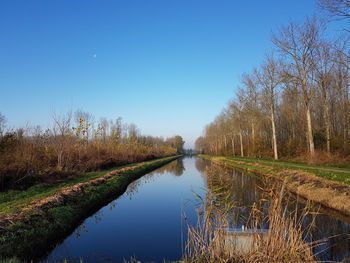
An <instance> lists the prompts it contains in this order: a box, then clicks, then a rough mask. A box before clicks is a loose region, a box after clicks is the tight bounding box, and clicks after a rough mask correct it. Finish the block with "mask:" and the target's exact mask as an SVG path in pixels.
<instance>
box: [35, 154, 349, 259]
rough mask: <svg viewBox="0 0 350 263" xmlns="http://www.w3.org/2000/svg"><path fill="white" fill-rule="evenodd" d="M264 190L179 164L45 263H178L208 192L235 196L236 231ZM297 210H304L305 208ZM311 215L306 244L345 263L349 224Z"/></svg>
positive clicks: (199, 163)
mask: <svg viewBox="0 0 350 263" xmlns="http://www.w3.org/2000/svg"><path fill="white" fill-rule="evenodd" d="M263 184H264V182H262V181H261V180H260V179H259V178H258V177H254V176H251V175H247V174H245V173H242V172H239V171H236V170H234V169H232V168H226V167H218V166H216V165H213V164H212V163H210V162H209V161H206V160H203V159H200V158H197V157H186V158H182V159H177V160H175V161H173V162H171V163H169V164H167V165H165V166H163V167H161V168H158V169H157V170H155V171H153V172H151V173H148V174H146V175H145V176H143V177H142V178H140V179H138V180H137V181H135V182H133V183H132V184H130V185H129V187H128V189H127V191H126V192H125V193H124V194H123V195H122V196H120V197H119V198H117V199H116V200H114V201H112V202H111V203H109V204H108V205H106V206H104V207H102V208H101V209H100V210H99V211H97V212H96V213H95V214H94V215H92V216H90V217H89V218H86V219H85V220H84V222H83V223H82V224H81V225H80V226H78V227H77V228H76V229H75V230H74V232H73V233H71V234H70V235H69V236H68V237H66V238H65V239H64V240H62V242H61V243H59V244H57V245H56V246H55V247H54V248H53V249H52V250H51V251H49V252H47V255H46V256H45V257H44V258H43V259H41V262H63V261H64V260H67V262H80V260H82V261H83V262H84V263H86V262H123V260H129V259H130V258H132V257H134V258H136V259H138V260H139V261H142V262H163V261H164V260H167V261H175V260H179V259H181V257H182V254H183V251H184V246H185V243H186V240H187V226H188V224H195V223H196V222H197V212H196V211H198V209H196V208H197V206H198V199H203V200H204V199H205V195H206V191H210V190H211V189H214V187H216V188H215V189H221V187H222V188H225V189H227V188H228V189H229V190H230V192H231V195H230V198H231V199H232V201H233V202H234V203H235V204H236V206H237V207H239V208H237V209H236V211H235V214H236V216H237V217H236V219H235V222H236V227H237V228H241V227H242V225H244V224H246V219H247V218H248V217H249V213H250V208H251V207H252V205H253V204H254V203H255V202H258V200H259V199H260V198H261V195H262V190H261V188H263V187H264V186H263ZM207 189H208V190H207ZM298 206H299V207H300V208H303V207H304V204H303V202H300V204H298ZM265 209H267V207H265ZM311 209H312V211H317V212H318V215H317V216H315V213H310V216H306V217H305V220H304V224H305V225H307V224H308V223H309V222H311V217H312V218H313V219H314V227H313V228H312V229H311V231H308V232H307V236H305V238H306V239H307V240H309V241H316V240H320V241H321V240H322V243H321V244H320V245H319V246H316V247H315V248H314V250H315V253H316V254H317V258H318V259H319V260H333V261H341V260H343V259H344V258H347V257H350V240H349V239H348V238H349V235H350V224H349V222H348V221H347V219H346V218H342V217H339V216H337V215H334V214H332V213H331V212H329V211H327V210H324V209H322V208H319V207H312V208H311ZM266 227H268V225H266Z"/></svg>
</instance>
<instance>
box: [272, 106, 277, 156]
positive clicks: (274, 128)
mask: <svg viewBox="0 0 350 263" xmlns="http://www.w3.org/2000/svg"><path fill="white" fill-rule="evenodd" d="M271 126H272V148H273V156H274V159H275V160H278V152H277V137H276V124H275V110H274V108H273V106H272V107H271Z"/></svg>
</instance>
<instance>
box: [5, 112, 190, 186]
mask: <svg viewBox="0 0 350 263" xmlns="http://www.w3.org/2000/svg"><path fill="white" fill-rule="evenodd" d="M0 117H1V118H0V128H1V129H0V190H1V189H6V188H8V187H27V186H29V185H32V184H34V183H37V182H49V183H56V182H59V181H60V180H62V179H65V178H66V177H72V176H74V175H77V174H81V173H84V172H87V171H94V170H99V169H107V168H111V167H114V166H117V165H122V164H128V163H133V162H140V161H145V160H150V159H154V158H160V157H165V156H170V155H175V154H177V153H180V152H181V151H182V147H183V143H184V142H183V140H182V138H181V137H180V136H175V137H172V138H168V139H164V138H161V137H151V136H143V135H141V134H140V131H139V130H138V129H137V127H136V126H135V125H133V124H131V125H127V124H124V123H122V121H121V118H118V119H117V120H115V121H107V120H106V119H101V120H100V121H99V122H97V123H96V122H95V121H94V118H93V117H92V115H91V114H89V113H87V112H82V111H77V112H75V113H74V114H72V113H67V114H64V115H55V114H53V115H52V120H53V125H52V127H51V128H50V129H46V130H42V129H41V128H40V127H27V128H25V129H24V128H23V129H16V130H13V129H12V130H11V129H8V130H6V128H5V120H6V119H5V118H4V116H3V115H1V114H0Z"/></svg>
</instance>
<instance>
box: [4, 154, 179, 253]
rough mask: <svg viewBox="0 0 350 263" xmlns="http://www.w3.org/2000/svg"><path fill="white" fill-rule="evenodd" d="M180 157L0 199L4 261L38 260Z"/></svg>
mask: <svg viewBox="0 0 350 263" xmlns="http://www.w3.org/2000/svg"><path fill="white" fill-rule="evenodd" d="M176 158H178V156H174V157H167V158H162V159H157V160H153V161H148V162H143V163H137V164H131V165H127V166H124V167H118V168H115V169H111V170H108V171H103V172H98V173H89V174H87V175H86V176H81V177H78V178H75V179H74V180H71V181H67V182H64V183H62V184H60V185H59V186H55V187H50V186H49V185H39V186H35V187H32V188H30V189H28V190H27V191H24V192H22V193H17V192H13V191H12V192H8V193H4V194H2V195H1V197H0V201H1V207H0V260H1V257H3V258H9V257H13V256H15V257H18V258H21V259H25V260H30V259H37V258H38V257H40V256H42V251H45V250H47V249H49V248H50V246H52V245H54V244H55V243H56V242H57V241H59V240H60V239H62V238H63V237H65V236H66V235H67V234H69V233H70V232H71V231H72V230H74V228H75V227H76V226H77V225H78V224H79V223H80V222H81V221H82V220H83V219H84V218H86V217H87V216H89V215H91V214H92V213H94V212H95V211H96V210H98V209H99V208H100V207H101V206H102V205H104V204H107V203H109V202H110V201H111V200H113V199H114V198H116V197H118V196H119V195H121V194H123V193H124V192H125V190H126V189H127V186H128V185H129V184H130V183H131V182H132V181H134V180H136V179H138V178H139V177H141V176H142V175H144V174H145V173H147V172H149V171H151V170H154V169H156V168H158V167H160V166H162V165H164V164H166V163H168V162H170V161H172V160H174V159H176Z"/></svg>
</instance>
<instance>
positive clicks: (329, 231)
mask: <svg viewBox="0 0 350 263" xmlns="http://www.w3.org/2000/svg"><path fill="white" fill-rule="evenodd" d="M196 168H197V169H198V170H199V171H200V172H202V174H203V175H204V176H205V177H207V187H208V191H210V194H212V195H211V196H213V195H214V196H215V205H216V206H217V208H218V209H220V206H221V208H222V209H224V208H225V207H227V203H228V202H230V203H231V205H232V207H234V208H233V213H232V218H231V219H230V221H231V223H233V224H235V225H236V226H237V227H239V226H240V225H242V224H245V225H247V219H248V218H249V217H250V215H251V212H252V207H253V205H256V206H257V208H258V209H259V210H260V211H262V212H263V213H262V214H261V216H262V217H265V216H266V215H267V214H268V213H267V212H268V206H269V204H268V202H260V200H261V199H262V198H265V192H264V191H262V190H261V189H260V188H264V186H269V187H271V185H272V184H273V182H270V181H267V182H262V181H261V180H258V178H256V177H254V176H249V175H247V174H245V173H242V172H239V171H236V170H234V169H231V168H229V167H225V166H222V165H215V164H213V163H211V162H208V161H203V160H201V159H198V160H197V161H196ZM227 194H229V196H227ZM211 201H212V200H211ZM284 206H285V209H286V212H289V213H291V214H292V213H294V212H295V211H297V219H302V220H303V221H302V223H303V229H305V231H304V236H305V239H306V240H307V241H320V240H324V242H323V243H320V245H319V246H316V247H314V251H315V253H316V254H317V259H318V260H328V261H329V260H335V261H341V260H342V259H344V258H347V257H350V239H349V237H350V224H348V223H346V222H343V221H341V220H339V219H337V218H335V217H332V216H329V214H330V213H329V211H327V210H326V211H325V212H326V213H327V214H316V212H317V211H318V210H319V209H318V208H317V207H316V206H315V205H313V206H312V205H310V204H309V203H307V204H303V203H301V202H296V199H295V196H294V195H290V194H286V196H285V200H284ZM310 224H311V225H312V227H311V228H310ZM262 226H263V227H267V226H268V224H267V223H264V224H263V225H262Z"/></svg>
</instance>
